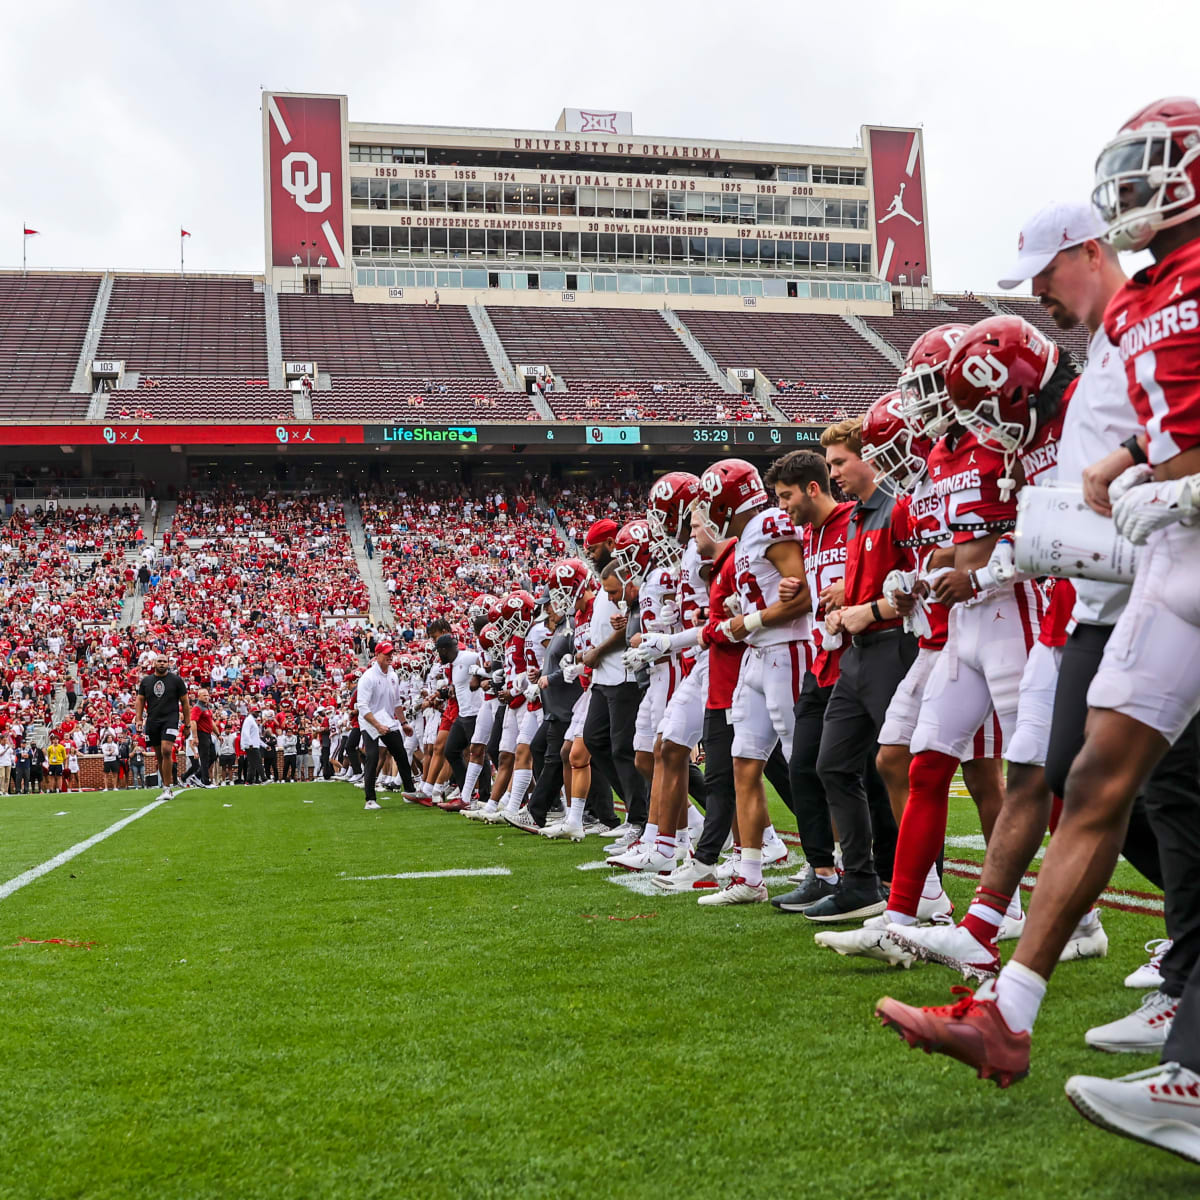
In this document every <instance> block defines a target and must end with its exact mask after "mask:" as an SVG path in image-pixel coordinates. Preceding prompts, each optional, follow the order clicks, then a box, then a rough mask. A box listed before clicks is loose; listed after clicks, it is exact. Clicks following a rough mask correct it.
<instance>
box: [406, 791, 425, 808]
mask: <svg viewBox="0 0 1200 1200" xmlns="http://www.w3.org/2000/svg"><path fill="white" fill-rule="evenodd" d="M400 798H401V799H402V800H403V801H404V802H405V804H419V805H421V807H422V808H432V807H433V797H432V796H427V795H425V793H424V792H401V793H400Z"/></svg>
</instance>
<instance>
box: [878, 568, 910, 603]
mask: <svg viewBox="0 0 1200 1200" xmlns="http://www.w3.org/2000/svg"><path fill="white" fill-rule="evenodd" d="M916 582H917V573H916V571H889V572H888V574H887V578H886V579H885V580H884V581H883V598H884V599H885V600H886V601H887V602H888V603H889V604H890V605H891V606H892V607H893V608H895V607H896V596H897V595H898V594H899V593H900V592H903V593H904V594H905V595H911V594H912V590H913V587H914V586H915V584H916Z"/></svg>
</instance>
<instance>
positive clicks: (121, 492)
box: [12, 479, 146, 500]
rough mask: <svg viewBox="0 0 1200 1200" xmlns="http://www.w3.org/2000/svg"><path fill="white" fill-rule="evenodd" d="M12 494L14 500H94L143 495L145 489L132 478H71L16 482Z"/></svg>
mask: <svg viewBox="0 0 1200 1200" xmlns="http://www.w3.org/2000/svg"><path fill="white" fill-rule="evenodd" d="M12 494H13V498H14V499H15V500H82V499H85V498H91V499H93V500H95V499H108V498H114V499H115V498H117V497H125V496H142V497H144V496H145V494H146V489H145V486H144V485H143V484H141V483H137V482H135V481H134V480H133V479H130V480H128V481H127V482H125V483H122V482H120V481H119V480H117V481H113V480H111V479H72V480H71V481H70V482H69V483H50V482H46V483H16V484H13V486H12Z"/></svg>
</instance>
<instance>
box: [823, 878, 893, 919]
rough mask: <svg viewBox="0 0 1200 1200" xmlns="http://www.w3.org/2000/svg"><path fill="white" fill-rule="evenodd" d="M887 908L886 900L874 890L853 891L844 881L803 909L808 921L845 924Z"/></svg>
mask: <svg viewBox="0 0 1200 1200" xmlns="http://www.w3.org/2000/svg"><path fill="white" fill-rule="evenodd" d="M886 910H887V901H886V900H885V899H884V898H883V897H882V896H881V895H879V893H878V892H876V893H875V894H874V895H872V894H871V893H870V892H863V891H853V890H851V889H850V888H847V887H846V885H845V884H844V883H842V884H839V885H838V886H837V887H836V888H834V889H833V891H832V892H830V894H829V895H828V896H826V897H825V898H824V899H823V900H818V901H817V902H816V903H815V904H810V905H809V906H808V907H807V908H806V909H805V910H804V916H805V918H806V919H807V920H809V921H816V922H818V923H819V924H822V925H846V924H849V923H850V922H852V921H865V920H866V919H867V918H868V917H877V916H879V915H880V913H883V912H885V911H886Z"/></svg>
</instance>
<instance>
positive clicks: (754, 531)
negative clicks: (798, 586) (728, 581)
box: [734, 508, 812, 646]
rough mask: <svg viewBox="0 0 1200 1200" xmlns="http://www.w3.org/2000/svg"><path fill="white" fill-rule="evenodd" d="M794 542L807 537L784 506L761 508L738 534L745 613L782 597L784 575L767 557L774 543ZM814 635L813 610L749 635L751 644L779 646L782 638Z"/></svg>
mask: <svg viewBox="0 0 1200 1200" xmlns="http://www.w3.org/2000/svg"><path fill="white" fill-rule="evenodd" d="M787 542H794V543H795V544H796V545H799V546H803V537H802V535H801V533H800V531H799V530H797V528H796V527H795V526H794V525H793V524H792V519H791V517H789V516H788V515H787V513H785V512H784V511H783V509H781V508H764V509H760V510H759V511H758V512H756V513H755V514H754V516H752V517H751V518H750V521H749V523H748V524H747V526H746V528H745V529H743V530H742V533H741V536H740V537H739V538H738V543H737V549H736V550H735V551H734V570H735V572H736V576H735V582H736V584H737V589H738V599H739V600H740V601H741V602H742V613H743V615H749V614H750V613H752V612H762V610H763V609H765V608H767V607H769V606H770V605H772V604H775V603H777V602H778V600H779V584H780V581H781V579H782V578H783V577H782V576H781V575H780V574H779V571H778V570H777V569H776V567H775V564H774V563H773V562H772V561H771V560H770V559H769V558H768V557H767V551H768V550H770V548H771V547H772V546H778V545H781V544H784V543H787ZM811 639H812V613H805V614H804V615H803V616H802V617H797V618H796V619H795V620H793V621H789V622H788V623H787V624H786V625H774V626H772V627H771V628H770V629H756V630H754V632H753V633H751V634H750V635H749V636H748V637H747V638H746V644H747V645H750V646H776V645H779V644H780V643H782V642H807V641H810V640H811Z"/></svg>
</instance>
